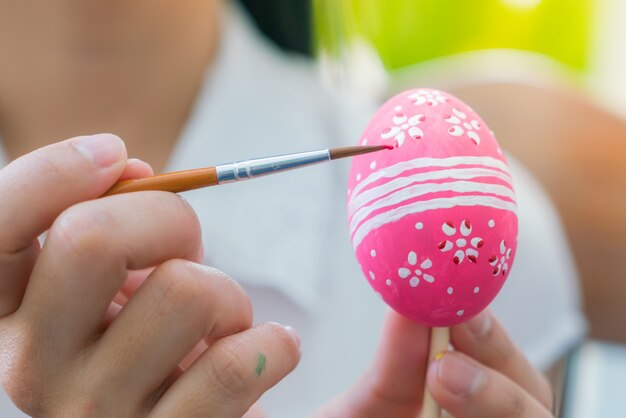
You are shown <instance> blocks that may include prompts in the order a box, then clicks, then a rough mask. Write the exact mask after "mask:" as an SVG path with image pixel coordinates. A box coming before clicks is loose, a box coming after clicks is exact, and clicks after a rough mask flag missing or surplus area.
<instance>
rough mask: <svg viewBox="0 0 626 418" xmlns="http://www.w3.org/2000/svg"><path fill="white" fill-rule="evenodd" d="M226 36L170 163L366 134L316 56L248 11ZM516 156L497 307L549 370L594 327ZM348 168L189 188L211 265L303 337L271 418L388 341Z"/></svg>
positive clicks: (361, 365) (298, 407)
mask: <svg viewBox="0 0 626 418" xmlns="http://www.w3.org/2000/svg"><path fill="white" fill-rule="evenodd" d="M221 42H222V45H221V48H220V51H219V52H218V56H217V60H216V65H215V67H213V68H212V69H211V70H210V71H209V72H208V73H207V77H206V82H205V84H204V86H203V89H202V91H201V93H200V95H199V98H198V100H197V103H196V106H195V109H194V112H193V114H192V116H191V117H190V120H189V122H188V125H187V127H186V129H185V131H184V132H183V135H182V137H181V138H180V141H179V142H178V144H177V146H176V148H175V150H174V152H173V155H172V157H171V160H170V163H169V166H168V170H179V169H187V168H193V167H203V166H208V165H213V164H218V163H225V162H232V161H236V160H241V159H246V158H249V157H256V156H267V155H274V154H280V153H287V152H294V151H301V150H314V149H321V148H327V147H330V146H341V145H353V144H356V142H357V139H358V138H359V136H360V133H361V131H362V129H363V128H364V127H365V125H366V122H367V120H368V118H369V117H370V116H371V114H372V112H371V110H372V109H371V108H369V109H367V110H365V109H358V108H357V107H355V106H353V105H351V104H349V103H348V102H347V101H345V100H343V99H341V98H339V97H335V96H333V95H332V94H330V93H329V92H328V91H326V90H324V89H323V88H322V87H321V86H320V84H319V81H318V80H317V77H316V72H315V70H314V68H313V66H312V64H311V63H310V62H308V61H306V60H304V59H301V58H295V57H290V56H287V55H285V54H284V53H282V52H281V51H279V50H278V49H277V48H275V47H273V46H272V45H270V44H269V43H268V42H266V41H265V40H263V39H262V37H261V36H260V35H259V34H258V33H257V32H256V31H255V30H254V29H253V28H252V26H251V23H250V22H248V20H247V19H246V18H245V17H244V16H242V15H241V13H240V12H238V11H237V10H229V12H228V13H227V16H226V24H225V30H224V33H223V38H222V41H221ZM1 154H2V153H1V151H0V162H1V159H2V158H3V156H2V155H1ZM510 162H511V172H512V175H513V178H514V180H515V185H516V191H517V197H518V210H519V225H520V228H519V231H520V233H519V242H518V252H517V255H516V265H515V266H514V268H513V270H512V271H511V275H510V277H509V279H508V280H507V282H506V284H505V286H504V288H503V290H502V291H501V292H500V294H499V295H498V297H497V298H496V300H495V301H494V302H493V304H492V308H493V310H494V311H495V313H496V315H497V316H498V317H499V318H500V320H501V321H502V322H503V323H504V324H505V326H506V327H507V329H508V331H509V332H510V334H511V336H512V338H513V339H514V340H515V341H516V342H517V343H518V345H519V346H520V347H521V348H522V349H523V351H524V352H525V353H526V354H527V355H528V357H529V358H530V360H531V361H532V363H533V364H535V365H537V366H538V367H545V366H547V365H549V364H550V363H551V362H553V361H554V360H555V359H556V358H558V357H559V356H560V355H562V354H563V353H564V352H565V350H567V349H568V348H569V347H570V346H571V345H572V344H573V343H574V342H576V341H577V340H579V339H580V338H581V336H582V335H583V333H584V329H585V324H584V319H583V317H582V314H581V311H580V302H579V295H578V289H577V285H576V283H577V276H576V271H575V269H574V266H573V263H572V258H571V255H570V253H569V249H568V248H567V244H566V241H565V238H564V234H563V232H562V230H561V226H560V223H559V219H558V217H557V215H556V212H555V211H554V209H553V207H552V205H551V204H550V202H549V201H548V200H547V198H546V196H545V194H544V193H543V191H542V190H541V188H540V187H539V186H538V184H537V183H536V182H535V181H534V180H533V179H532V177H531V176H530V175H529V174H528V173H527V172H526V171H525V170H524V169H523V168H522V167H521V166H520V165H519V164H518V163H516V162H515V161H512V160H511V159H510ZM347 170H348V163H347V162H346V161H337V162H333V163H331V164H327V165H325V166H318V167H312V168H307V169H303V170H298V171H294V172H291V173H287V174H282V175H277V176H272V177H269V178H265V179H258V180H254V181H252V182H244V183H239V184H232V185H226V186H220V187H214V188H211V189H205V190H196V191H193V192H188V193H185V194H184V196H185V198H186V199H187V200H188V201H189V202H190V203H191V205H192V206H193V207H194V208H195V210H196V211H197V212H198V215H199V217H200V220H201V224H202V231H203V239H204V245H205V253H206V259H205V262H206V263H207V264H209V265H212V266H214V267H217V268H219V269H221V270H223V271H225V272H226V273H227V274H229V275H230V276H231V277H233V278H234V279H236V280H237V281H239V282H240V283H241V284H242V285H243V286H244V288H245V289H246V291H247V292H248V294H249V296H250V298H251V299H252V302H253V306H254V313H255V322H263V321H269V320H271V321H277V322H280V323H283V324H286V325H290V326H292V327H294V328H295V329H296V330H297V331H298V333H299V334H300V337H301V340H302V353H303V356H302V360H301V362H300V364H299V366H298V367H297V368H296V370H295V371H294V372H293V373H292V374H290V375H289V376H288V377H286V378H285V379H284V380H283V381H282V382H280V383H279V384H278V385H277V386H276V387H275V388H274V389H272V390H271V391H270V392H268V393H266V394H265V395H264V396H263V398H262V399H261V402H262V404H263V406H264V407H265V409H266V410H267V411H268V412H269V414H270V416H271V417H273V418H283V417H284V418H287V417H288V418H294V417H304V416H307V415H308V414H309V413H311V412H312V411H313V410H314V409H315V408H317V407H318V406H320V405H321V404H323V403H324V402H326V401H328V400H330V399H331V398H333V397H335V396H336V395H338V394H339V393H341V392H343V391H344V390H345V389H346V388H348V387H349V386H350V385H351V384H352V383H353V382H355V381H356V380H357V378H358V377H359V376H360V375H361V373H362V372H363V371H364V370H365V369H366V367H367V366H368V365H369V363H370V361H371V360H372V357H373V353H374V350H375V349H376V347H377V345H378V338H379V334H380V330H381V325H382V320H383V317H384V314H385V311H386V309H387V308H386V306H385V305H384V303H383V302H382V301H381V300H380V299H379V298H378V297H377V296H376V295H375V293H374V292H373V291H372V290H371V289H370V287H369V285H368V284H367V282H366V280H365V279H364V278H363V277H362V274H361V272H360V269H359V268H358V264H357V262H356V259H355V257H354V255H353V253H352V247H351V244H350V241H349V235H348V228H347V223H346V214H345V197H346V196H345V194H346V183H347ZM270 361H271V359H270ZM8 405H9V401H8V400H7V399H6V395H5V397H4V398H3V399H1V400H0V412H1V415H2V416H3V417H11V418H12V417H18V416H21V415H20V414H19V413H17V412H9V411H13V409H12V407H10V406H8ZM3 408H6V412H5V409H3Z"/></svg>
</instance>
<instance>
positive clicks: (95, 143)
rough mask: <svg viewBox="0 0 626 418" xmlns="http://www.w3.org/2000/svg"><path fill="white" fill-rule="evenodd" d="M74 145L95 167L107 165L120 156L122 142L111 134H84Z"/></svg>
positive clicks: (122, 150) (122, 146) (116, 160)
mask: <svg viewBox="0 0 626 418" xmlns="http://www.w3.org/2000/svg"><path fill="white" fill-rule="evenodd" d="M73 145H74V147H75V148H76V149H77V150H78V152H80V153H81V154H82V155H83V156H84V157H85V158H87V159H88V160H89V161H91V162H92V163H93V164H94V165H95V166H96V167H109V166H111V165H113V164H115V163H116V162H118V161H119V160H120V159H121V158H122V154H123V152H124V143H123V142H122V140H121V139H120V138H119V137H117V136H116V135H113V134H97V135H90V136H84V137H81V138H79V139H78V141H76V142H74V143H73Z"/></svg>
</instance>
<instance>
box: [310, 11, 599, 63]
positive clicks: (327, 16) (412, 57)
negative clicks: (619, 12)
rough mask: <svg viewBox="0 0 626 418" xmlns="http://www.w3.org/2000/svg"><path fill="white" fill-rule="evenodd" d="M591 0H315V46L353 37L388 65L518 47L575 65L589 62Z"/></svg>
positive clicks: (334, 48)
mask: <svg viewBox="0 0 626 418" xmlns="http://www.w3.org/2000/svg"><path fill="white" fill-rule="evenodd" d="M592 13H593V1H592V0H386V1H375V0H370V1H368V0H313V14H314V17H315V39H317V42H318V44H317V48H318V49H319V50H322V51H326V52H327V53H330V54H331V55H334V54H337V53H339V52H340V50H341V46H342V45H345V44H348V45H349V43H350V41H351V40H352V39H354V38H355V37H360V38H361V39H363V40H365V41H367V42H368V43H370V44H371V45H372V46H373V47H374V48H375V50H376V51H377V52H378V54H379V56H380V58H381V60H382V62H383V64H384V66H385V67H386V68H387V69H388V70H392V71H393V70H395V69H399V68H402V67H405V66H408V65H411V64H414V63H418V62H421V61H426V60H430V59H433V58H437V57H441V56H446V55H452V54H456V53H459V52H467V51H473V50H482V49H493V48H512V49H519V50H525V51H533V52H538V53H542V54H544V55H547V56H550V57H552V58H554V59H556V60H557V61H559V62H561V63H563V64H565V65H567V66H568V67H571V68H573V69H576V70H584V69H585V68H586V66H587V64H588V51H589V46H590V32H591V28H590V26H591V22H592V21H593V18H592Z"/></svg>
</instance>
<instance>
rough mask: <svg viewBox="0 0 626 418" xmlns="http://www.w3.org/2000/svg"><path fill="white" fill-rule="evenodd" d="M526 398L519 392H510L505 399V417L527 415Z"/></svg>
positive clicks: (512, 417)
mask: <svg viewBox="0 0 626 418" xmlns="http://www.w3.org/2000/svg"><path fill="white" fill-rule="evenodd" d="M526 406H527V404H526V400H525V399H524V398H523V397H522V396H520V395H519V394H509V395H508V396H506V398H505V400H504V411H503V415H502V416H503V417H505V418H519V417H524V416H526V412H527V408H526Z"/></svg>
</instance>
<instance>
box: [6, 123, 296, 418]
mask: <svg viewBox="0 0 626 418" xmlns="http://www.w3.org/2000/svg"><path fill="white" fill-rule="evenodd" d="M149 174H151V169H150V167H149V166H148V165H147V164H145V163H143V162H141V161H138V160H127V158H126V150H125V146H124V143H123V142H122V141H121V140H120V139H119V138H118V137H116V136H114V135H110V134H100V135H92V136H85V137H77V138H72V139H69V140H66V141H63V142H60V143H55V144H52V145H49V146H47V147H44V148H40V149H38V150H36V151H34V152H32V153H29V154H26V155H25V156H23V157H21V158H18V159H16V160H15V161H13V162H12V163H11V164H9V165H8V166H7V167H5V168H4V169H2V170H1V171H0V202H2V210H1V211H0V231H2V233H1V234H0V360H1V362H0V379H1V380H2V383H3V385H4V387H5V389H6V391H7V393H8V394H9V396H10V397H11V398H12V400H13V401H14V402H15V403H16V405H17V406H18V407H19V408H21V409H22V410H23V411H25V412H26V413H28V414H29V415H31V416H34V417H68V416H90V417H98V416H103V417H111V416H116V417H131V416H132V417H142V416H150V417H172V416H180V417H200V416H202V417H206V416H210V417H240V416H242V415H243V414H244V413H246V411H247V410H248V409H249V408H250V407H251V405H253V404H254V402H255V401H256V400H257V399H258V398H259V397H260V396H261V394H262V393H264V392H265V391H266V390H267V389H269V388H270V387H271V386H273V385H274V384H276V383H277V382H278V381H279V380H280V379H282V378H283V377H284V376H285V375H286V374H288V373H289V372H290V371H291V370H292V369H293V368H294V367H295V366H296V364H297V362H298V361H299V358H300V351H299V341H298V338H297V336H296V335H295V334H294V333H293V330H291V329H289V328H287V327H283V326H281V325H279V324H275V323H265V324H261V325H257V326H254V327H252V326H251V324H252V312H251V305H250V302H249V300H248V298H247V296H246V294H245V293H244V292H243V290H242V289H241V288H240V287H239V285H237V284H236V283H235V282H234V281H233V280H232V279H230V278H228V277H227V276H226V275H225V274H223V273H221V272H219V271H217V270H214V269H211V268H209V267H206V266H203V265H201V264H199V261H200V259H201V238H200V230H199V224H198V220H197V217H196V215H195V213H194V212H193V210H192V209H191V208H190V206H189V205H188V204H187V203H186V202H185V201H184V200H183V199H181V198H180V197H179V196H177V195H175V194H171V193H163V192H142V193H133V194H127V195H119V196H111V197H106V198H101V199H96V198H97V197H99V196H100V195H102V194H103V193H104V192H105V191H106V190H107V189H108V188H109V187H110V186H111V185H112V184H113V183H114V182H115V181H117V180H118V179H120V178H133V177H142V176H146V175H149ZM46 230H47V231H48V235H47V239H46V241H45V243H44V244H43V247H41V246H40V243H39V241H38V236H39V235H40V234H41V233H43V232H44V231H46ZM194 347H196V349H195V351H193V350H194ZM198 347H200V350H198ZM190 352H192V353H191V354H189V353H190ZM183 363H184V364H183Z"/></svg>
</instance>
